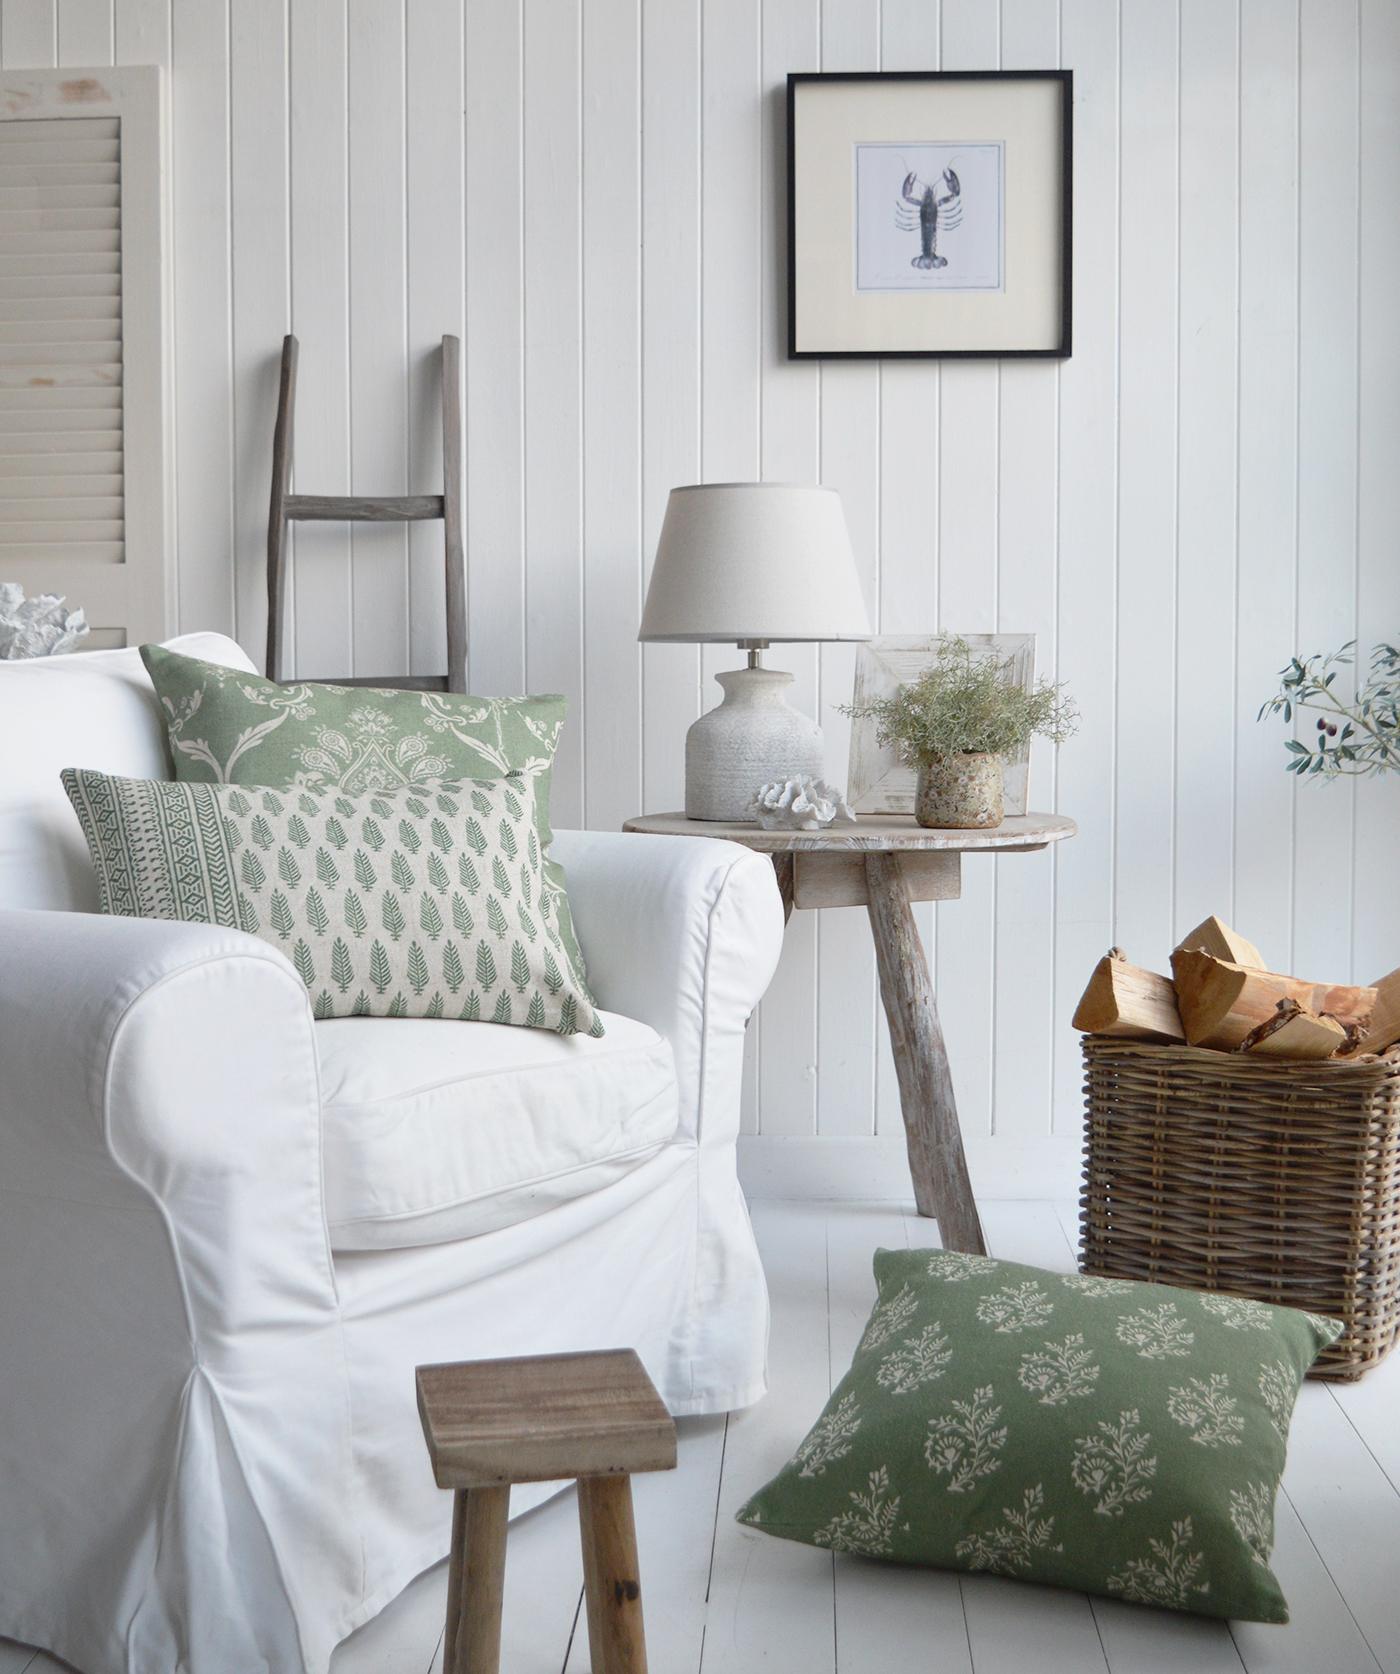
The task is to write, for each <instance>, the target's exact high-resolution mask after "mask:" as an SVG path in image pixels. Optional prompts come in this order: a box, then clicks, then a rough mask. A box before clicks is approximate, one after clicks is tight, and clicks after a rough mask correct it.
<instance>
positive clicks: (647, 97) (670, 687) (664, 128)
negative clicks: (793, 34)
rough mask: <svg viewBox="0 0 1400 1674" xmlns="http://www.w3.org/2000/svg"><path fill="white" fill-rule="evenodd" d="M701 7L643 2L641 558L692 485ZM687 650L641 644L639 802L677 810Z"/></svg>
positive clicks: (689, 711)
mask: <svg viewBox="0 0 1400 1674" xmlns="http://www.w3.org/2000/svg"><path fill="white" fill-rule="evenodd" d="M700 44H701V43H700V0H642V132H643V133H644V134H645V136H646V144H645V146H644V147H643V150H642V414H641V417H642V518H641V525H642V563H643V571H644V577H645V576H649V575H650V572H651V562H652V559H653V558H654V557H655V556H656V542H657V538H658V537H659V535H660V533H661V522H662V519H663V518H664V517H665V515H666V500H667V497H668V496H669V494H670V492H671V489H672V488H673V487H675V486H676V485H677V484H680V483H691V482H699V481H700V220H701V216H700V174H701V130H702V120H701V97H702V93H701V70H700ZM699 713H700V653H699V651H698V649H697V648H696V647H695V646H693V645H647V646H644V647H643V649H642V806H643V808H644V809H645V810H646V812H647V813H649V814H656V813H662V812H664V811H666V810H668V809H673V808H681V807H684V805H685V730H686V728H687V727H688V726H689V725H690V723H691V722H692V721H693V720H694V719H695V717H696V716H697V715H698V714H699Z"/></svg>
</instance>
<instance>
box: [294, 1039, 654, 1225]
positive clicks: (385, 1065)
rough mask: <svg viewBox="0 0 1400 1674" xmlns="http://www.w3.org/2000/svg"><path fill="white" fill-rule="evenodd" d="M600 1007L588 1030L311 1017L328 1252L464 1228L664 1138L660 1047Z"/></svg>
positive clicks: (631, 1158)
mask: <svg viewBox="0 0 1400 1674" xmlns="http://www.w3.org/2000/svg"><path fill="white" fill-rule="evenodd" d="M602 1016H603V1020H604V1024H605V1026H606V1029H607V1033H606V1034H605V1035H604V1036H603V1037H602V1038H601V1039H595V1038H592V1037H590V1036H587V1035H581V1034H580V1035H569V1036H567V1037H566V1036H561V1035H555V1034H551V1033H549V1032H547V1031H545V1030H543V1029H517V1028H508V1027H506V1026H504V1025H502V1024H497V1023H453V1022H450V1021H441V1020H437V1019H429V1018H413V1017H405V1018H392V1019H391V1018H377V1017H347V1018H333V1019H329V1020H327V1021H325V1022H321V1023H318V1024H317V1025H316V1037H317V1042H318V1050H319V1054H320V1060H321V1097H322V1157H323V1167H324V1171H325V1192H326V1215H327V1219H328V1221H329V1223H330V1232H331V1245H332V1248H334V1249H336V1250H384V1249H402V1248H405V1247H407V1246H409V1245H415V1244H437V1243H443V1242H446V1241H448V1240H451V1239H456V1238H471V1237H474V1236H476V1235H477V1234H478V1233H483V1232H490V1231H493V1230H495V1229H497V1228H499V1227H503V1226H510V1225H513V1224H514V1223H515V1222H517V1221H524V1220H528V1219H529V1218H530V1217H532V1216H534V1215H541V1214H544V1213H545V1211H546V1210H549V1209H553V1208H556V1207H557V1206H558V1205H559V1204H562V1203H567V1202H569V1201H570V1200H571V1199H573V1198H577V1197H582V1196H584V1195H585V1194H586V1193H589V1192H593V1191H597V1190H599V1189H601V1188H602V1187H604V1186H607V1185H611V1184H612V1183H613V1181H615V1180H618V1179H621V1178H622V1176H623V1175H625V1174H628V1173H630V1172H631V1171H632V1170H633V1169H634V1168H637V1167H639V1166H640V1165H641V1164H642V1163H644V1162H646V1161H647V1160H648V1159H649V1158H651V1157H653V1156H655V1155H656V1154H657V1152H658V1151H660V1150H661V1148H662V1147H663V1146H664V1145H666V1144H667V1143H668V1142H669V1141H671V1140H672V1139H674V1137H675V1134H676V1123H677V1109H678V1107H677V1094H676V1076H675V1069H674V1065H673V1062H672V1056H671V1047H670V1043H669V1042H668V1041H666V1040H664V1039H663V1038H662V1037H661V1036H660V1035H658V1034H657V1033H656V1031H655V1030H653V1029H650V1028H648V1027H647V1025H646V1024H645V1023H638V1022H635V1021H634V1020H633V1019H631V1018H629V1017H620V1016H617V1015H615V1014H613V1013H611V1012H604V1013H603V1014H602Z"/></svg>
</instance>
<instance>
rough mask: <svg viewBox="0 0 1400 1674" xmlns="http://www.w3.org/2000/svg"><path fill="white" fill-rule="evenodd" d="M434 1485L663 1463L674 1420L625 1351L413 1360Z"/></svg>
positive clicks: (485, 1484) (617, 1471)
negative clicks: (451, 1361)
mask: <svg viewBox="0 0 1400 1674" xmlns="http://www.w3.org/2000/svg"><path fill="white" fill-rule="evenodd" d="M418 1412H419V1415H420V1416H421V1418H422V1420H423V1434H424V1436H425V1437H426V1439H427V1443H428V1455H429V1457H430V1458H431V1460H432V1464H433V1476H434V1478H435V1479H436V1481H437V1485H438V1487H439V1488H496V1487H500V1486H501V1485H502V1484H504V1483H511V1482H552V1481H554V1480H555V1479H556V1478H560V1477H570V1476H615V1475H621V1474H631V1473H632V1472H634V1471H669V1470H673V1469H674V1468H675V1464H676V1426H675V1425H674V1424H673V1423H672V1421H671V1415H670V1413H669V1412H667V1410H666V1406H665V1403H664V1402H663V1401H662V1399H661V1397H660V1396H659V1395H658V1394H657V1393H656V1390H655V1388H654V1386H653V1384H652V1381H651V1379H650V1378H649V1377H648V1376H647V1374H646V1371H645V1368H644V1367H643V1366H642V1363H641V1361H640V1360H638V1358H637V1355H636V1352H635V1351H634V1350H633V1349H600V1350H597V1351H596V1352H594V1353H590V1354H536V1355H527V1356H522V1357H520V1358H518V1359H513V1360H465V1361H459V1362H457V1363H455V1364H446V1365H441V1366H420V1367H419V1368H418Z"/></svg>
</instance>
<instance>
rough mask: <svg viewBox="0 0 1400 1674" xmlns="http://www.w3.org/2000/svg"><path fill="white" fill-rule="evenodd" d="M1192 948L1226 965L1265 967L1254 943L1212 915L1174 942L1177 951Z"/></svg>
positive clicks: (1251, 967) (1250, 967) (1259, 968)
mask: <svg viewBox="0 0 1400 1674" xmlns="http://www.w3.org/2000/svg"><path fill="white" fill-rule="evenodd" d="M1193 948H1194V949H1198V950H1199V951H1200V952H1202V953H1208V954H1210V956H1211V958H1212V959H1223V960H1224V961H1225V963H1226V964H1227V965H1244V966H1245V967H1246V968H1247V969H1249V970H1252V971H1262V970H1264V969H1266V967H1265V964H1264V961H1263V959H1262V957H1261V956H1260V953H1259V949H1258V948H1257V947H1255V945H1254V943H1253V942H1247V941H1246V940H1245V939H1244V937H1243V936H1237V935H1236V934H1235V932H1234V931H1233V930H1232V929H1231V928H1230V926H1229V925H1228V924H1225V923H1222V922H1221V920H1220V919H1218V918H1215V917H1214V916H1212V917H1210V918H1208V919H1207V920H1206V921H1205V923H1204V924H1198V925H1197V926H1196V928H1195V929H1194V930H1192V931H1191V932H1190V933H1189V934H1188V935H1185V936H1183V937H1182V938H1181V940H1180V941H1179V942H1178V943H1177V944H1176V951H1177V952H1178V953H1189V952H1190V951H1191V950H1192V949H1193Z"/></svg>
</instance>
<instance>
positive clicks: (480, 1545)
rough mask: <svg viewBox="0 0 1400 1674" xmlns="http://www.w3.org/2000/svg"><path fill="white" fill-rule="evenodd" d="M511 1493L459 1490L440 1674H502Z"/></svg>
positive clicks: (480, 1489)
mask: <svg viewBox="0 0 1400 1674" xmlns="http://www.w3.org/2000/svg"><path fill="white" fill-rule="evenodd" d="M509 1517H510V1489H509V1487H505V1488H459V1489H458V1490H457V1502H456V1505H455V1506H454V1508H453V1516H452V1558H451V1560H450V1562H449V1564H448V1570H447V1630H446V1635H445V1637H444V1639H443V1646H442V1668H443V1674H500V1667H501V1598H502V1595H503V1593H504V1590H505V1578H506V1523H507V1521H508V1520H509Z"/></svg>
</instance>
